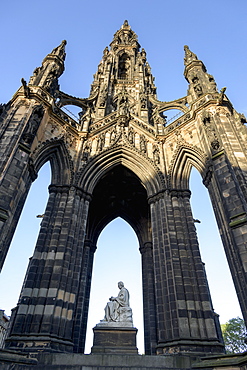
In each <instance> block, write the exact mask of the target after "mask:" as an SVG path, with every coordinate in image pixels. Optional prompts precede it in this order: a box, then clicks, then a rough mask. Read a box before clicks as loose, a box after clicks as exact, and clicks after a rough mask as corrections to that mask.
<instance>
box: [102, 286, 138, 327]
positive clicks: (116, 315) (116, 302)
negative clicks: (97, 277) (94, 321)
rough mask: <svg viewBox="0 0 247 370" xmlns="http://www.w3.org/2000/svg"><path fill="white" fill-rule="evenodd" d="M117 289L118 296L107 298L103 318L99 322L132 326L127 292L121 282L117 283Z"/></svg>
mask: <svg viewBox="0 0 247 370" xmlns="http://www.w3.org/2000/svg"><path fill="white" fill-rule="evenodd" d="M118 288H119V289H120V291H119V293H118V296H117V297H111V298H109V300H110V301H109V302H108V303H107V305H106V307H105V317H104V319H103V320H101V323H102V324H104V323H105V324H107V323H109V324H110V323H112V324H113V323H115V324H116V323H119V324H120V323H122V324H126V325H127V326H132V310H131V308H130V306H129V292H128V290H127V289H126V288H125V287H124V283H123V282H122V281H119V283H118ZM121 326H122V325H121Z"/></svg>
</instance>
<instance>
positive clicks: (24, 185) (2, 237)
mask: <svg viewBox="0 0 247 370" xmlns="http://www.w3.org/2000/svg"><path fill="white" fill-rule="evenodd" d="M32 104H33V103H30V104H27V105H25V104H23V102H22V103H21V102H19V103H17V104H15V105H14V106H12V107H11V108H9V111H8V114H7V113H6V117H4V118H5V119H4V121H3V122H1V128H0V269H1V268H2V266H3V263H4V260H5V258H6V255H7V252H8V248H9V245H10V242H11V240H12V237H13V234H14V232H15V229H16V225H17V222H18V220H19V217H20V214H21V211H22V208H23V206H24V203H25V200H26V197H27V194H28V191H29V189H30V186H31V183H32V181H34V180H35V179H36V177H37V174H36V173H35V170H34V167H33V165H32V162H30V159H29V154H30V143H29V144H28V145H26V144H23V132H24V131H25V130H27V127H28V125H29V123H30V125H31V118H32V111H33V110H34V106H33V105H32ZM39 123H40V122H39ZM30 125H29V126H30ZM37 127H38V126H37Z"/></svg>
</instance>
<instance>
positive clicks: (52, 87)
mask: <svg viewBox="0 0 247 370" xmlns="http://www.w3.org/2000/svg"><path fill="white" fill-rule="evenodd" d="M66 44H67V41H66V40H63V41H62V42H61V44H60V45H58V46H57V47H55V48H54V49H53V50H52V51H51V53H49V54H48V55H47V56H46V57H45V58H44V60H43V62H42V66H41V67H37V68H35V70H34V71H33V75H32V76H31V77H30V81H29V85H35V86H40V87H42V88H43V89H45V90H46V91H47V92H48V93H50V94H51V95H53V96H54V95H55V93H56V91H57V90H59V84H58V78H59V77H60V76H61V74H62V73H63V71H64V60H65V56H66V53H65V45H66Z"/></svg>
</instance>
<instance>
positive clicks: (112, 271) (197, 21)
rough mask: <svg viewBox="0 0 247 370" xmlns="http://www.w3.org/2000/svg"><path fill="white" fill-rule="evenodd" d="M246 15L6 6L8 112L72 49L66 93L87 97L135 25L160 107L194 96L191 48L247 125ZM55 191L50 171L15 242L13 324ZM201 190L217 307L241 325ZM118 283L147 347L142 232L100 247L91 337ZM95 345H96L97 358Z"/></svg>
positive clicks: (196, 9) (118, 6)
mask: <svg viewBox="0 0 247 370" xmlns="http://www.w3.org/2000/svg"><path fill="white" fill-rule="evenodd" d="M246 14H247V2H246V1H245V0H238V1H234V2H233V1H229V0H227V1H222V0H217V1H212V0H208V1H207V2H199V1H195V0H191V1H176V0H175V1H172V2H171V1H166V0H163V1H162V0H154V1H152V2H151V1H146V0H142V1H139V0H137V1H135V0H132V1H130V0H125V1H124V2H123V1H122V2H116V1H109V0H108V1H107V0H106V1H98V0H97V1H91V2H89V1H84V0H81V1H78V0H72V1H70V2H68V1H57V0H55V1H51V0H50V1H48V0H45V1H42V2H39V1H32V2H31V1H27V0H24V1H21V2H20V1H17V0H12V1H9V2H6V1H5V2H3V3H2V4H1V24H0V31H1V35H2V39H1V58H0V81H1V91H0V103H5V102H7V101H8V100H9V99H10V98H11V96H12V95H13V94H14V93H15V91H16V90H17V89H18V88H19V86H20V80H21V78H22V77H24V78H25V79H26V80H27V81H28V80H29V77H30V75H32V72H33V70H34V69H35V67H38V66H40V65H41V62H42V60H43V58H44V57H45V56H46V55H47V54H48V53H49V52H50V51H51V50H52V49H53V48H54V47H55V46H57V45H58V44H60V42H61V41H62V40H63V39H66V40H67V42H68V44H67V46H66V51H67V57H66V61H65V72H64V74H63V76H62V77H61V78H60V87H61V90H62V91H64V92H66V93H69V94H71V95H74V96H79V97H87V96H88V94H89V89H90V84H91V83H92V76H93V74H94V73H95V72H96V69H97V66H98V64H99V62H100V59H101V57H102V52H103V50H104V48H105V46H107V45H109V43H110V42H111V41H112V38H113V34H114V33H115V32H116V30H118V29H119V28H120V26H121V25H122V24H123V21H124V20H125V19H128V21H129V24H130V25H131V27H132V29H133V30H134V31H135V32H136V33H137V35H138V37H139V43H140V44H141V46H142V47H144V48H145V49H146V52H147V59H148V62H149V64H150V66H151V68H152V73H153V75H154V76H155V83H156V86H157V92H158V98H159V100H162V101H169V100H174V99H178V98H180V97H182V96H185V95H186V91H187V82H186V80H185V78H184V76H183V70H184V65H183V58H184V51H183V47H184V45H185V44H187V45H189V47H190V49H191V50H192V51H193V52H194V53H196V54H197V55H198V58H199V59H201V60H202V61H203V62H204V64H205V65H206V67H207V70H208V72H209V73H210V74H212V75H213V76H214V77H215V80H216V83H217V85H218V88H219V89H221V88H222V87H224V86H226V87H227V91H226V94H227V96H228V97H229V98H230V100H231V101H232V103H233V105H234V107H235V109H236V110H237V111H239V112H241V113H245V114H246V115H247V100H246V96H247V73H246V60H247V48H246V39H247V27H246ZM48 185H49V168H48V166H46V167H44V168H43V169H42V170H41V173H40V176H39V179H38V180H36V182H35V183H34V184H33V187H32V194H31V195H30V198H31V199H30V202H29V203H28V204H27V205H26V210H25V214H23V217H22V223H23V225H22V226H20V227H19V231H18V235H16V236H15V238H14V242H13V246H12V248H11V254H10V256H9V257H8V260H7V262H6V267H5V268H4V270H3V273H2V276H1V277H0V308H2V309H6V313H7V314H9V312H10V308H11V307H13V306H14V305H15V304H16V301H17V299H18V294H19V291H20V286H21V283H22V280H23V274H24V272H25V265H26V264H27V262H28V258H29V257H30V256H31V255H32V251H33V248H34V244H35V239H36V237H37V232H38V229H39V223H40V221H39V219H36V218H35V216H36V214H38V213H43V210H44V207H45V202H46V197H47V190H46V188H47V186H48ZM192 190H193V196H192V202H193V212H194V216H195V218H199V219H200V220H201V221H202V223H201V224H199V225H197V230H198V235H199V239H200V246H201V252H202V258H203V261H204V262H206V269H207V274H208V278H209V284H210V289H211V294H212V297H213V304H214V307H215V311H216V312H217V313H219V314H220V318H221V321H222V322H225V321H227V320H228V319H230V318H232V317H235V316H238V315H240V311H239V307H238V304H237V300H236V297H235V295H234V290H233V288H232V285H231V284H232V283H231V280H230V278H229V271H228V270H227V268H226V262H225V257H224V254H223V249H222V245H221V242H220V239H219V235H218V231H217V230H216V227H215V220H214V216H213V215H212V211H211V207H210V204H209V203H210V202H209V199H208V196H207V192H206V189H205V188H204V187H203V186H202V185H201V179H200V177H199V175H197V174H196V173H195V174H193V181H192ZM25 222H26V224H25ZM125 238H126V239H125ZM126 256H127V258H126V259H125V257H126ZM132 273H133V275H132ZM102 276H104V279H102ZM118 280H123V281H124V282H125V284H126V287H127V288H128V289H129V290H130V295H131V306H132V308H133V312H134V323H135V325H136V326H137V328H138V329H139V333H140V334H138V336H139V337H141V331H142V330H141V327H142V317H141V314H140V312H141V279H140V256H139V251H138V245H137V241H136V237H135V235H134V233H133V231H132V230H131V229H130V228H129V226H128V225H127V224H125V223H124V222H121V220H116V221H114V222H113V223H112V224H110V225H109V226H108V227H107V228H106V229H105V230H104V231H103V232H102V234H101V236H100V239H99V243H98V249H97V252H96V254H95V267H94V275H93V284H92V294H91V297H92V298H91V304H90V317H89V325H88V327H89V332H91V328H92V327H93V326H94V325H95V324H96V323H97V322H98V321H99V320H100V319H101V318H102V317H103V314H104V306H105V303H106V301H107V299H108V297H109V296H111V295H115V294H117V290H118V289H117V281H118ZM136 302H138V304H137V303H136ZM91 340H92V336H91V337H90V336H89V340H88V345H87V350H88V351H90V346H91V345H92V342H90V341H91ZM141 342H142V340H141V339H140V340H139V343H138V346H139V348H140V352H142V351H143V350H142V348H143V345H142V343H141Z"/></svg>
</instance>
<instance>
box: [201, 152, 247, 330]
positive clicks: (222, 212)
mask: <svg viewBox="0 0 247 370" xmlns="http://www.w3.org/2000/svg"><path fill="white" fill-rule="evenodd" d="M235 171H236V172H235ZM237 171H238V168H235V167H233V166H232V165H231V164H230V163H229V161H228V159H227V157H226V155H225V154H224V153H223V152H221V153H219V154H218V155H217V156H215V157H214V158H213V168H212V169H211V170H210V171H208V173H207V175H206V177H205V179H204V184H205V185H206V186H207V187H208V190H209V194H210V198H211V200H212V205H213V209H214V212H215V216H216V220H217V223H218V227H219V230H220V234H221V238H222V241H223V245H224V249H225V253H226V257H227V260H228V264H229V267H230V270H231V274H232V278H233V281H234V285H235V289H236V293H237V296H238V299H239V303H240V307H241V310H242V314H243V317H244V319H245V323H247V298H246V297H247V248H246V245H247V200H246V195H245V194H244V191H243V190H246V188H247V186H246V184H245V187H244V185H243V184H242V186H240V182H239V181H238V178H237V176H238V174H237Z"/></svg>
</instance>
